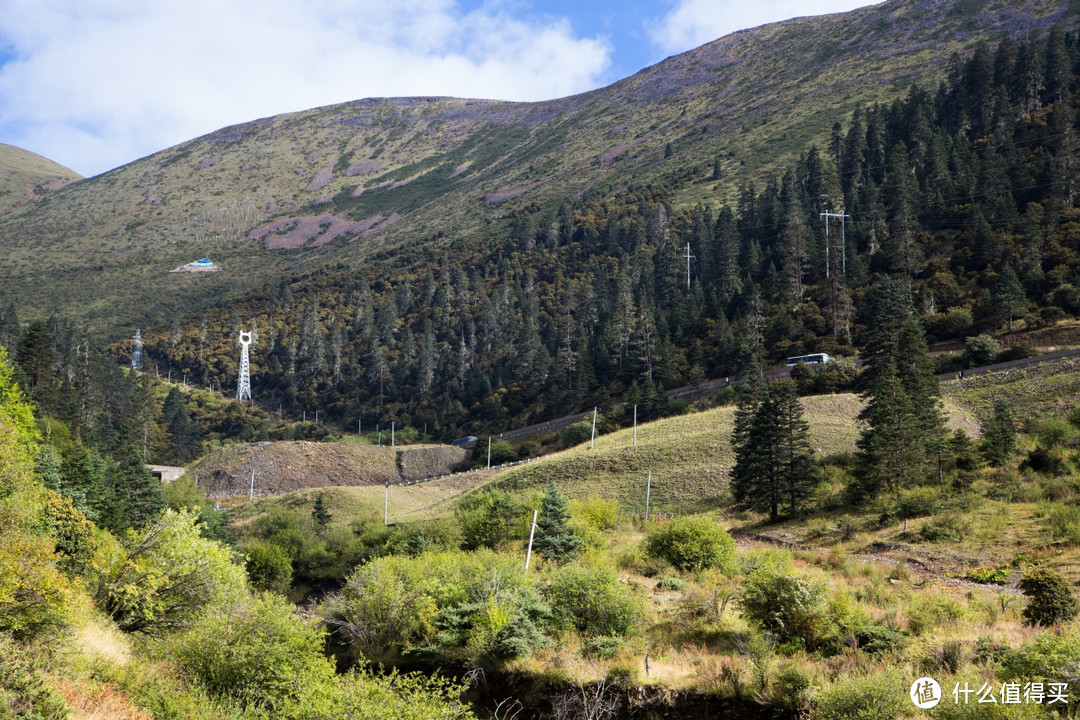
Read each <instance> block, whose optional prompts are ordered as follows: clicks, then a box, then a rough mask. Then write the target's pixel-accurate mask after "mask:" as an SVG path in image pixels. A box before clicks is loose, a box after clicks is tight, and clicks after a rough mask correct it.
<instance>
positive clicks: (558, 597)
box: [541, 565, 645, 637]
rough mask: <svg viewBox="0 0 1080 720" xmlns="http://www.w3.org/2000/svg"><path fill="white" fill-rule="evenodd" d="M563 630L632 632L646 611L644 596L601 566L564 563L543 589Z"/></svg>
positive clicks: (619, 633) (602, 633) (611, 634)
mask: <svg viewBox="0 0 1080 720" xmlns="http://www.w3.org/2000/svg"><path fill="white" fill-rule="evenodd" d="M541 592H542V594H543V596H544V597H545V598H546V599H547V600H548V602H549V603H550V604H551V607H552V609H553V611H554V614H555V620H556V622H557V624H558V625H559V626H561V627H562V628H564V629H570V628H574V629H576V630H578V631H580V632H582V633H585V634H587V635H608V636H611V637H622V636H626V635H630V634H632V633H633V632H634V631H635V629H636V628H637V626H638V623H639V622H640V621H641V619H642V618H643V617H644V614H645V602H644V599H643V598H642V597H641V596H639V595H637V594H636V593H634V592H633V591H632V590H630V589H629V588H627V587H626V586H624V585H622V584H621V583H620V582H619V580H618V578H616V577H615V574H614V573H613V572H611V571H610V570H605V569H602V568H586V567H582V566H581V565H565V566H563V567H560V568H559V569H558V570H556V571H555V572H554V573H552V574H551V577H550V579H549V580H548V582H547V584H546V585H544V586H543V588H542V589H541Z"/></svg>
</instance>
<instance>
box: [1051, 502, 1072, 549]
mask: <svg viewBox="0 0 1080 720" xmlns="http://www.w3.org/2000/svg"><path fill="white" fill-rule="evenodd" d="M1046 524H1047V526H1049V528H1050V534H1051V535H1052V536H1053V538H1054V539H1055V540H1061V539H1064V540H1067V541H1068V542H1071V543H1076V544H1080V505H1060V504H1058V505H1054V506H1052V507H1050V509H1049V511H1048V512H1047V513H1046Z"/></svg>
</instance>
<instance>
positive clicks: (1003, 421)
mask: <svg viewBox="0 0 1080 720" xmlns="http://www.w3.org/2000/svg"><path fill="white" fill-rule="evenodd" d="M981 430H982V442H980V443H979V451H980V452H981V453H982V456H983V458H985V459H986V462H988V463H990V464H991V465H993V466H994V467H1001V466H1003V465H1004V464H1005V462H1006V461H1007V460H1008V459H1009V456H1010V455H1011V454H1012V452H1013V450H1014V449H1015V447H1016V428H1015V427H1014V426H1013V419H1012V413H1011V412H1010V411H1009V406H1008V404H1007V403H1006V402H1005V401H1004V400H995V401H994V414H993V415H992V416H990V417H989V418H988V419H987V420H986V422H984V423H983V424H982V427H981Z"/></svg>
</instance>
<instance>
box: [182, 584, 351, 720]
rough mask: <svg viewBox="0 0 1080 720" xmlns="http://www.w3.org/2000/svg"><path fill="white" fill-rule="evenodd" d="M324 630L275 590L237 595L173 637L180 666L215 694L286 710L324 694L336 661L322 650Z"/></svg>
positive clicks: (248, 704) (331, 681)
mask: <svg viewBox="0 0 1080 720" xmlns="http://www.w3.org/2000/svg"><path fill="white" fill-rule="evenodd" d="M324 642H325V631H324V630H323V629H322V627H321V626H320V625H317V624H315V623H313V622H310V621H306V620H303V619H301V618H300V617H299V616H297V614H296V612H295V608H294V607H293V606H292V605H291V604H290V603H289V602H288V601H286V600H285V599H284V598H281V597H279V596H277V595H274V594H273V593H264V594H261V595H258V596H254V597H244V598H239V599H238V600H237V601H236V602H234V603H232V604H231V605H229V606H228V607H225V608H223V609H222V610H221V611H220V612H214V613H208V614H207V615H206V616H205V617H203V618H202V620H201V621H200V622H199V623H198V624H196V625H195V626H193V627H192V628H191V629H190V630H189V631H187V632H186V633H184V634H183V635H182V636H180V637H179V638H178V639H177V640H175V641H170V643H169V645H170V652H171V653H172V654H173V656H174V657H175V659H176V662H177V665H178V666H179V667H180V668H181V670H182V671H183V672H185V673H186V674H187V675H188V676H189V677H191V678H193V679H195V680H196V681H197V682H198V683H199V684H200V685H201V686H202V687H204V688H205V689H206V691H207V692H208V693H210V694H211V695H213V696H214V697H217V698H221V699H224V700H231V701H233V702H235V703H237V704H238V705H240V706H241V707H244V708H247V707H258V708H263V709H266V710H268V711H270V712H275V711H277V712H279V713H282V714H283V715H284V713H283V710H284V709H285V708H286V707H289V706H290V705H297V706H300V707H304V706H305V705H306V704H307V703H308V702H309V701H311V700H312V699H313V698H314V697H316V696H317V695H319V694H325V693H326V692H327V690H328V687H327V686H330V685H332V683H333V681H334V677H335V675H334V665H333V662H332V661H330V660H329V659H328V658H327V657H326V656H324V655H323V652H322V649H323V645H324Z"/></svg>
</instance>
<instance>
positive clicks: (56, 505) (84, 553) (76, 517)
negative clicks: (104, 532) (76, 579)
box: [44, 490, 97, 575]
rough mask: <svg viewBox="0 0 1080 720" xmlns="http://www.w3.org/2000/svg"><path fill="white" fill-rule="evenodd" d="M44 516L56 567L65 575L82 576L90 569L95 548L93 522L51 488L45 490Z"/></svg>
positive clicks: (69, 499) (66, 498) (68, 499)
mask: <svg viewBox="0 0 1080 720" xmlns="http://www.w3.org/2000/svg"><path fill="white" fill-rule="evenodd" d="M44 495H45V518H46V519H47V520H48V522H49V524H50V525H51V528H50V532H49V534H50V535H51V536H52V537H53V541H54V542H55V543H56V554H57V555H59V556H60V569H61V570H63V571H64V572H65V573H67V574H68V575H82V574H83V573H85V572H86V571H87V570H88V569H89V568H90V563H91V561H92V560H93V559H94V551H96V550H97V540H96V539H95V538H94V524H93V523H92V522H90V521H89V520H88V519H87V518H86V515H84V514H83V513H82V511H80V510H79V509H78V508H77V507H75V504H74V503H73V502H72V501H71V498H69V497H65V496H63V495H61V494H59V493H56V492H53V491H52V490H46V491H45V494H44Z"/></svg>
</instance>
